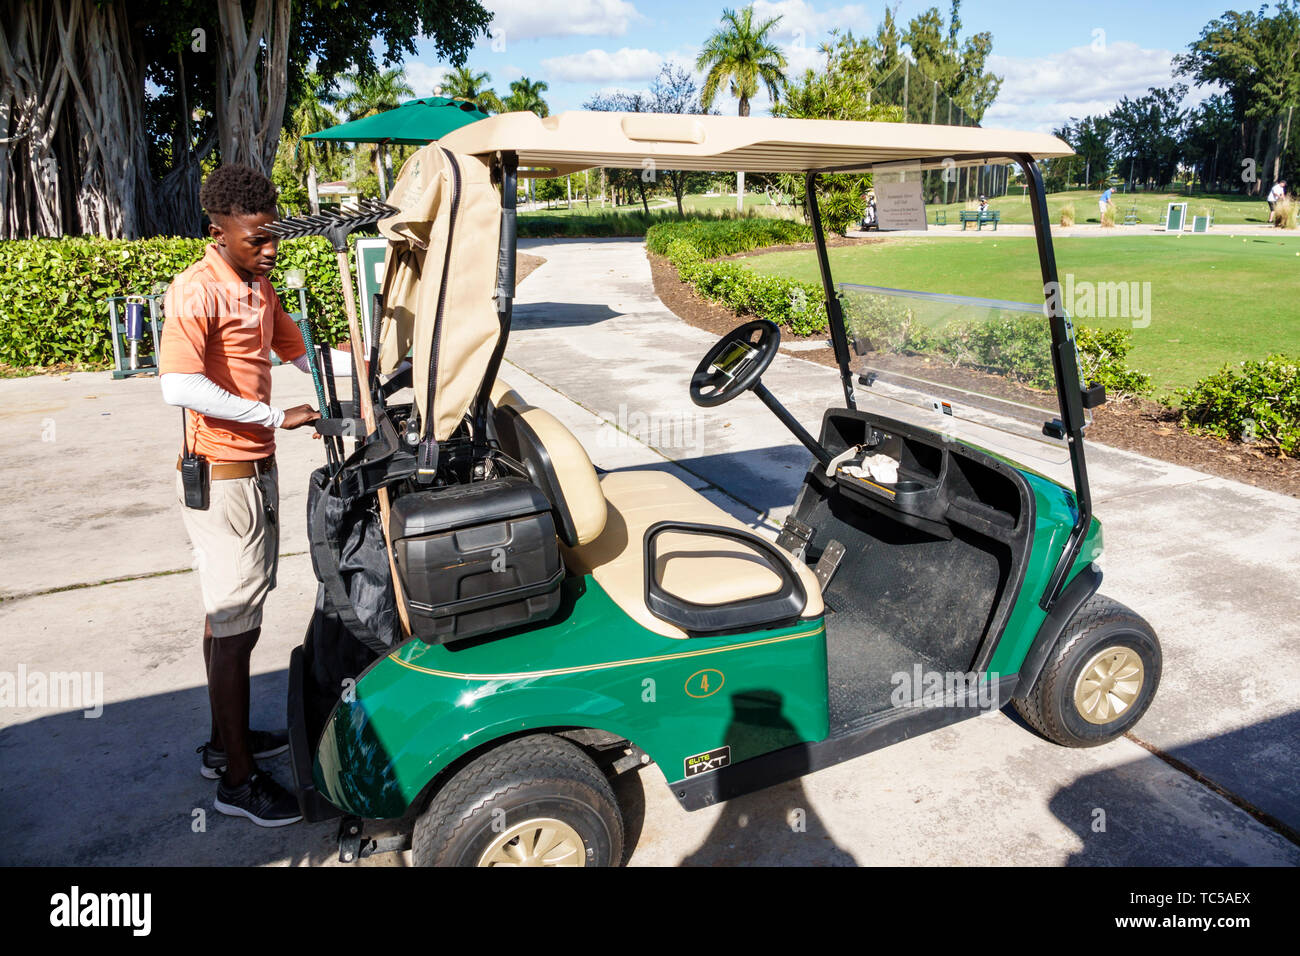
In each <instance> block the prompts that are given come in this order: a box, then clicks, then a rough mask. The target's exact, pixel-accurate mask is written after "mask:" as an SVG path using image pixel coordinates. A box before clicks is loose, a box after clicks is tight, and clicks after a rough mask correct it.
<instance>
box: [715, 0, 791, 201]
mask: <svg viewBox="0 0 1300 956" xmlns="http://www.w3.org/2000/svg"><path fill="white" fill-rule="evenodd" d="M779 22H781V18H780V17H773V18H772V19H771V20H764V21H763V22H762V23H760V24H758V25H757V26H755V25H754V8H753V7H746V8H745V9H744V10H741V11H740V13H739V14H737V13H736V11H735V10H723V11H722V23H721V24H720V25H719V27H718V29H717V30H715V31H714V33H713V35H712V36H711V37H709V38H708V39H707V40H706V41H705V42H704V49H703V50H701V51H700V55H699V57H698V58H697V59H696V61H695V68H696V69H697V70H706V71H707V72H706V73H705V76H704V88H703V89H702V90H700V105H701V106H702V107H703V108H704V109H705V110H708V109H709V108H710V107H711V106H712V105H713V98H714V97H715V96H716V95H717V93H718V89H719V88H720V87H721V86H722V85H723V84H724V83H729V84H730V92H731V95H732V96H734V97H735V98H736V99H737V100H739V101H740V115H741V116H748V115H749V101H750V98H751V97H753V96H754V95H755V94H756V93H758V85H759V83H760V82H761V83H762V84H763V85H764V86H765V87H767V94H768V96H770V97H771V98H772V102H773V103H775V102H776V97H777V89H778V87H780V85H781V84H782V83H784V82H785V74H784V73H783V72H782V70H783V69H784V67H785V65H786V62H785V56H784V55H783V54H782V53H781V51H780V50H779V49H777V47H776V44H774V43H772V42H771V40H769V39H768V34H769V33H770V32H771V31H772V28H773V27H775V26H776V25H777V24H778V23H779ZM744 205H745V174H744V173H743V172H738V173H736V208H737V209H738V210H742V211H743V209H744Z"/></svg>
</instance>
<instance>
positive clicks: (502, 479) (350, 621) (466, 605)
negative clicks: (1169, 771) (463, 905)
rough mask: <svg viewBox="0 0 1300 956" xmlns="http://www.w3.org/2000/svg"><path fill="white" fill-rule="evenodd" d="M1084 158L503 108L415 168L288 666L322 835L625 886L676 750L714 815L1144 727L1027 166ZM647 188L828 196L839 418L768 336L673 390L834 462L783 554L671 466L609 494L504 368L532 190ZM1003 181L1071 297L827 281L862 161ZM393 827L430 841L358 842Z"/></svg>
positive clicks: (905, 135)
mask: <svg viewBox="0 0 1300 956" xmlns="http://www.w3.org/2000/svg"><path fill="white" fill-rule="evenodd" d="M1069 152H1070V150H1069V147H1068V146H1066V145H1065V144H1064V143H1062V142H1061V141H1060V140H1058V139H1056V138H1055V137H1052V136H1047V135H1043V134H1034V133H1021V132H1012V131H1006V130H985V129H972V128H955V127H943V126H919V125H909V124H891V123H854V122H841V121H820V120H786V119H755V118H745V119H741V118H732V117H719V116H659V115H652V114H618V113H584V112H574V113H563V114H560V115H558V116H554V117H550V118H547V119H539V118H537V117H536V116H533V115H532V114H521V113H510V114H503V115H500V116H494V117H491V118H489V119H486V120H482V121H480V122H478V123H474V124H471V125H469V126H466V127H463V128H462V129H460V130H457V131H456V132H454V133H452V134H450V135H449V136H447V137H445V138H444V139H442V140H441V141H440V142H439V143H436V144H432V145H431V146H429V147H426V148H425V149H423V150H421V151H420V152H419V153H417V154H416V155H415V156H414V157H412V159H411V160H410V161H408V164H407V166H406V167H404V169H403V173H402V178H401V179H399V183H398V187H397V188H395V190H394V193H393V196H392V197H390V202H392V203H393V205H394V206H397V207H400V208H401V209H402V214H401V215H399V216H396V217H394V218H393V219H390V220H387V221H385V222H384V223H381V227H382V228H383V230H384V232H385V235H387V236H389V239H390V251H389V260H388V266H389V269H388V274H387V275H386V277H385V291H384V297H383V301H382V303H381V307H380V308H379V309H378V310H376V314H377V315H379V314H382V315H383V316H384V327H382V328H376V329H375V330H374V332H375V340H376V341H375V344H374V348H373V351H372V353H371V354H372V362H371V367H370V369H369V373H370V374H369V375H368V376H363V378H362V380H361V381H360V383H359V388H360V389H362V390H364V391H368V392H369V394H370V397H371V400H372V404H373V406H374V408H375V412H376V414H375V418H376V421H375V424H374V426H373V427H367V428H363V427H362V425H361V422H360V419H358V418H357V403H355V402H341V401H336V400H335V399H334V398H333V397H331V399H330V401H329V403H328V405H329V407H328V408H327V409H326V411H327V415H328V417H327V418H325V419H324V420H323V421H322V423H321V425H320V428H321V430H322V431H323V432H324V433H325V434H326V436H327V441H337V440H338V436H342V435H360V434H364V437H363V438H361V439H360V440H358V441H357V443H356V445H355V447H354V448H353V450H352V451H351V453H350V454H349V455H348V456H347V457H346V459H342V460H341V461H340V463H338V464H331V465H330V466H328V467H326V468H323V469H321V470H320V471H318V472H317V473H316V475H315V476H314V477H313V486H312V501H311V503H310V505H309V517H310V524H311V527H312V556H313V562H314V564H315V566H316V571H317V575H318V577H319V578H320V580H321V588H320V593H319V595H318V599H317V605H316V612H315V614H314V616H313V620H312V623H311V626H310V627H309V629H308V633H307V637H306V639H305V640H304V642H303V645H302V646H301V647H298V648H296V649H295V650H294V652H293V655H292V660H291V666H290V700H289V722H290V731H291V740H292V759H293V768H294V776H295V787H296V791H297V794H298V797H299V801H300V804H301V806H302V809H303V812H304V814H305V816H306V817H307V818H308V819H311V820H320V819H324V818H327V817H331V816H340V817H342V820H341V822H340V852H341V855H342V858H343V859H345V860H351V859H357V858H359V857H361V856H364V855H367V854H368V853H371V852H377V851H382V850H387V849H395V848H397V847H399V846H405V845H407V844H408V840H409V845H410V846H411V848H412V851H413V855H414V860H415V862H416V863H417V864H419V865H481V866H491V865H529V866H531V865H578V866H581V865H617V864H618V863H620V862H621V861H622V860H623V858H624V854H625V853H626V852H628V851H629V848H628V847H627V846H625V842H624V828H623V821H622V815H621V812H620V808H619V804H618V802H617V800H616V799H615V795H614V791H613V789H612V787H611V785H610V779H611V777H612V776H613V775H616V774H619V773H623V772H628V771H632V770H635V769H636V768H639V767H642V766H644V765H646V764H648V763H651V762H653V763H655V764H658V766H659V768H660V769H661V771H662V772H663V774H664V776H665V778H666V779H667V780H668V781H669V783H668V785H669V787H670V788H671V790H672V792H673V795H674V796H675V797H676V798H677V800H678V801H679V802H680V804H681V805H682V806H683V807H684V808H685V809H687V810H695V809H698V808H701V807H707V806H710V805H713V804H716V803H718V802H720V801H725V800H728V799H730V798H732V797H735V796H738V795H740V794H744V793H748V792H752V791H754V790H757V789H760V788H763V787H767V786H770V785H772V784H775V783H779V782H782V781H786V780H790V779H793V778H796V777H798V776H801V775H804V774H808V773H812V772H815V771H817V770H819V769H821V768H824V767H827V766H831V765H833V764H837V763H839V762H841V761H844V760H849V759H852V758H853V757H856V756H859V755H861V754H864V753H867V752H869V751H872V750H876V749H879V748H881V747H885V746H888V745H889V744H892V743H895V742H898V741H902V740H905V739H908V738H910V737H914V736H916V735H918V734H920V733H924V732H926V731H929V730H934V729H937V728H940V727H943V726H946V725H949V724H952V723H955V722H957V721H960V720H964V719H966V718H968V717H974V716H977V715H979V714H981V713H986V712H988V711H989V710H990V709H996V708H999V707H1001V706H1003V705H1004V704H1005V703H1007V702H1010V703H1012V704H1013V705H1014V707H1015V708H1016V710H1017V711H1018V712H1019V713H1020V714H1021V715H1022V716H1023V717H1024V719H1025V720H1026V721H1027V722H1028V723H1029V724H1030V725H1031V726H1032V727H1033V728H1034V729H1035V730H1037V731H1038V732H1039V733H1041V734H1043V735H1044V736H1045V737H1047V738H1049V739H1051V740H1053V741H1055V742H1057V743H1060V744H1062V745H1065V746H1071V747H1086V746H1093V745H1097V744H1102V743H1105V742H1107V741H1110V740H1113V739H1114V738H1116V737H1118V736H1119V735H1121V734H1122V733H1124V732H1125V731H1127V730H1128V729H1129V728H1131V727H1132V726H1133V725H1134V724H1135V723H1136V722H1137V721H1138V720H1139V719H1140V718H1141V717H1142V715H1143V713H1144V712H1145V711H1146V709H1147V707H1148V705H1149V704H1150V702H1151V700H1152V696H1153V695H1154V693H1155V690H1156V687H1157V685H1158V683H1159V679H1160V671H1161V653H1160V646H1159V643H1158V641H1157V639H1156V637H1155V635H1154V633H1153V632H1152V630H1151V628H1150V627H1149V626H1148V625H1147V623H1146V622H1145V621H1143V620H1142V618H1140V617H1139V616H1138V615H1136V614H1135V613H1133V612H1132V611H1130V610H1129V609H1127V608H1125V607H1123V606H1122V605H1120V604H1118V603H1116V602H1114V601H1111V600H1109V599H1107V598H1104V597H1101V596H1099V595H1098V594H1097V591H1098V586H1099V584H1100V582H1101V572H1100V571H1099V570H1098V569H1097V567H1096V565H1095V563H1094V561H1095V559H1096V557H1097V556H1098V555H1099V554H1100V551H1101V529H1100V525H1099V523H1098V522H1097V520H1096V518H1095V517H1094V516H1093V514H1092V505H1091V498H1090V495H1089V487H1088V474H1087V469H1086V465H1085V460H1084V446H1083V435H1084V429H1085V427H1086V426H1087V423H1088V421H1089V414H1090V411H1089V410H1090V409H1091V408H1093V407H1096V406H1097V405H1098V404H1100V403H1101V402H1102V401H1104V400H1105V399H1104V394H1103V392H1102V390H1101V389H1100V388H1099V387H1097V386H1095V385H1092V386H1090V385H1088V384H1087V383H1085V382H1082V381H1081V379H1080V374H1079V366H1078V356H1077V353H1076V349H1075V344H1074V340H1073V335H1072V330H1071V326H1070V323H1069V320H1068V317H1067V316H1066V315H1065V314H1064V312H1063V311H1062V308H1061V303H1060V297H1059V295H1058V294H1057V293H1056V289H1057V287H1056V285H1055V282H1056V263H1055V259H1054V256H1053V252H1052V242H1051V235H1050V230H1049V227H1048V215H1047V206H1046V202H1045V196H1044V190H1043V183H1042V179H1041V177H1040V175H1039V172H1038V168H1037V166H1036V160H1039V159H1042V158H1044V157H1049V156H1059V155H1065V154H1068V153H1069ZM647 162H649V163H651V164H652V165H653V166H657V167H658V168H660V169H698V170H748V171H777V172H789V173H799V174H802V175H803V176H804V178H805V184H806V192H805V197H806V203H807V212H808V215H809V218H810V221H811V224H812V226H813V232H814V235H815V240H816V242H815V247H816V255H817V258H818V263H819V267H820V272H821V277H822V282H823V286H824V289H825V305H826V311H827V315H828V318H829V335H830V341H831V344H832V346H833V352H834V357H835V362H836V364H837V366H838V371H839V376H840V383H841V385H842V391H843V399H844V402H843V405H842V406H841V407H833V408H830V409H827V410H826V412H825V414H824V416H823V418H822V421H821V425H820V431H819V433H818V434H817V435H816V436H814V435H812V434H811V433H810V432H808V431H807V430H806V429H805V428H804V427H803V425H801V424H800V423H799V421H798V420H796V418H795V417H794V416H793V415H792V414H790V412H789V411H788V410H787V409H786V408H785V407H784V406H783V405H782V404H781V402H780V400H779V398H778V396H776V395H774V394H773V393H772V392H771V391H769V390H768V388H767V387H766V386H765V385H764V383H763V374H764V372H765V371H766V370H767V368H768V366H769V365H770V363H771V362H772V361H773V359H774V358H775V357H776V355H777V351H778V349H779V346H780V338H781V336H780V331H779V329H778V328H777V327H776V326H775V325H773V324H772V323H770V322H767V321H762V320H759V321H751V322H746V323H744V324H742V325H740V326H739V327H738V328H736V329H735V330H733V331H732V332H730V333H728V334H727V335H725V336H723V337H722V338H721V339H720V340H719V341H718V342H717V343H716V344H714V345H713V346H712V347H711V348H710V349H709V350H708V352H707V354H705V355H703V356H702V357H701V359H700V362H699V365H698V367H697V368H696V369H695V370H694V372H693V373H692V372H691V371H690V370H689V369H686V370H683V380H682V386H683V388H686V389H688V390H689V394H690V398H691V399H692V401H694V402H695V404H697V405H699V406H702V407H706V408H707V407H714V406H717V405H720V404H722V403H725V402H729V401H733V400H739V401H753V400H754V398H757V399H758V400H760V401H762V402H763V403H764V404H765V405H766V406H767V407H768V408H769V409H770V410H771V411H772V413H773V414H774V415H775V416H776V417H777V419H778V420H779V421H780V422H781V423H782V424H783V425H784V426H785V427H786V428H787V429H788V430H789V431H790V432H791V434H792V435H793V436H794V438H795V439H796V440H797V441H798V442H799V443H800V444H802V445H803V446H804V448H806V449H807V451H808V455H809V457H808V465H807V471H806V473H805V474H804V476H803V478H802V482H801V484H800V487H799V490H798V493H797V496H796V497H795V500H794V504H793V509H792V510H791V511H790V513H789V515H788V517H787V518H786V519H785V521H784V525H783V526H782V528H781V530H780V534H779V536H778V537H777V539H776V541H775V542H773V541H772V540H770V539H769V538H767V537H763V536H761V535H759V534H757V533H755V531H754V529H753V528H752V527H750V526H749V525H746V524H745V523H743V522H741V521H739V520H737V519H736V518H734V517H733V516H732V515H730V514H729V513H727V512H726V511H724V510H722V509H721V508H720V507H718V506H717V505H715V504H714V503H713V502H712V501H710V500H709V499H707V498H705V497H704V496H702V495H701V494H700V493H699V492H698V491H695V490H694V489H692V488H691V487H689V486H688V485H687V484H685V483H684V482H682V481H681V480H679V479H678V478H676V477H674V475H672V474H670V473H669V472H668V471H664V470H646V469H631V470H620V471H609V472H600V471H598V470H597V469H596V468H595V467H594V466H593V465H592V463H591V460H590V459H589V457H588V455H587V453H586V451H585V450H584V449H583V447H582V445H581V444H580V443H579V441H578V440H577V438H576V437H575V436H574V435H573V434H572V433H571V432H569V431H568V430H567V429H566V428H565V427H564V426H563V425H562V424H561V423H560V422H559V421H558V420H557V419H556V418H555V417H554V416H552V415H551V414H549V413H548V412H547V411H546V410H544V409H541V408H536V407H533V406H530V405H529V404H528V403H527V402H525V401H524V400H523V398H522V397H521V396H520V395H519V394H518V393H517V392H515V391H514V390H513V389H511V388H510V386H509V385H508V384H507V383H506V382H505V381H503V380H502V379H501V378H500V377H499V376H498V373H499V371H500V368H501V364H502V357H503V353H504V351H505V346H506V341H507V338H508V335H509V330H510V316H511V297H512V295H513V288H514V276H513V269H514V262H515V250H516V237H515V218H514V217H515V212H514V199H515V194H516V183H517V177H518V176H520V175H521V174H522V175H529V176H555V175H563V174H565V173H568V172H572V171H575V170H579V169H585V168H590V167H593V166H616V167H633V168H646V164H647ZM990 162H1015V163H1018V164H1019V165H1020V166H1021V168H1022V169H1023V170H1024V172H1025V175H1026V178H1027V180H1028V183H1029V193H1030V197H1029V198H1030V202H1031V203H1032V208H1033V214H1034V224H1035V233H1036V236H1037V250H1038V255H1039V260H1040V263H1041V268H1042V279H1043V284H1044V286H1043V288H1044V302H1040V303H1029V304H1024V303H1015V302H1002V301H995V300H986V299H973V298H969V297H962V296H956V295H951V296H940V295H933V294H923V293H917V292H910V291H907V290H896V289H890V288H888V287H886V286H883V285H879V286H867V285H849V284H840V285H837V284H836V283H835V282H834V280H833V279H832V277H831V271H830V265H829V260H828V256H827V249H826V239H825V234H824V231H823V229H822V224H821V217H820V213H819V209H818V205H817V189H816V186H817V181H818V177H819V176H821V175H824V174H828V173H836V172H847V171H856V172H866V171H871V172H874V173H875V174H876V177H877V184H878V185H877V190H878V191H879V183H880V182H881V181H883V180H884V179H886V178H888V177H893V176H895V174H898V179H899V181H900V182H902V183H904V184H905V183H906V182H907V181H908V176H909V175H910V174H911V173H912V172H914V171H920V170H928V169H940V168H946V167H948V166H950V165H953V164H955V165H968V164H982V163H990ZM412 164H414V165H412ZM408 177H410V181H411V182H413V183H418V184H417V185H416V186H412V187H410V188H406V189H404V188H403V185H402V183H403V181H404V180H407V179H408ZM485 183H489V184H490V186H491V189H492V190H493V192H492V193H491V195H492V196H495V197H496V198H495V199H493V200H492V203H494V204H495V205H492V211H491V215H488V214H487V213H485V212H484V210H485V209H486V208H487V205H488V204H486V203H485V200H484V196H485V195H488V193H486V192H485V188H486V187H484V185H483V184H485ZM475 189H477V190H478V192H477V193H475V192H474V191H473V190H475ZM903 191H905V190H891V191H890V195H891V196H897V195H898V194H899V192H903ZM917 200H918V202H919V191H918V193H917ZM417 206H418V207H419V210H418V211H415V207H417ZM881 214H882V219H883V220H884V221H883V222H882V225H883V226H884V228H886V229H887V228H889V218H888V217H889V216H890V215H891V214H892V212H891V210H890V209H888V208H886V206H885V205H883V204H882V208H881ZM921 219H922V221H923V215H922V217H921ZM476 244H477V246H476ZM487 247H490V254H488V255H485V254H484V249H485V248H487ZM458 257H459V258H458ZM485 258H486V259H487V260H489V267H488V269H487V270H486V274H485V276H484V277H483V278H482V279H481V280H480V279H471V278H470V276H471V273H473V271H474V269H475V268H476V267H478V268H480V269H481V266H482V262H483V260H484V259H485ZM592 281H598V280H597V279H596V278H593V280H592ZM457 283H459V286H457ZM557 334H559V333H558V332H557ZM1010 339H1014V342H1015V343H1016V347H1015V348H1002V349H1001V350H999V349H997V348H993V347H991V346H990V345H989V343H990V342H994V343H996V342H1003V343H1005V342H1007V341H1009V340H1010ZM408 350H409V351H410V354H411V355H412V356H413V358H414V369H413V370H411V369H406V368H404V367H402V366H401V365H399V360H400V358H401V357H402V356H404V355H406V354H407V352H408ZM607 374H611V375H612V374H616V370H614V369H610V370H607ZM631 374H634V372H633V373H631ZM408 388H409V390H410V391H409V392H408V391H407V389H408ZM747 392H748V393H752V394H753V397H747V396H746V394H745V393H747ZM403 396H408V397H407V398H405V399H403ZM1030 464H1032V465H1033V467H1030ZM1053 469H1056V470H1057V471H1058V472H1059V474H1060V475H1061V476H1062V477H1063V478H1064V483H1061V482H1058V481H1056V480H1052V479H1051V478H1049V477H1045V476H1044V475H1043V474H1042V473H1041V472H1043V471H1052V470H1053ZM866 799H869V798H867V797H864V800H866ZM398 818H405V819H408V820H413V821H414V826H413V834H412V836H411V837H410V838H406V837H404V836H403V837H398V838H389V839H387V840H380V841H376V840H374V839H368V838H366V837H365V836H364V835H363V825H364V821H366V820H393V819H398Z"/></svg>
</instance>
